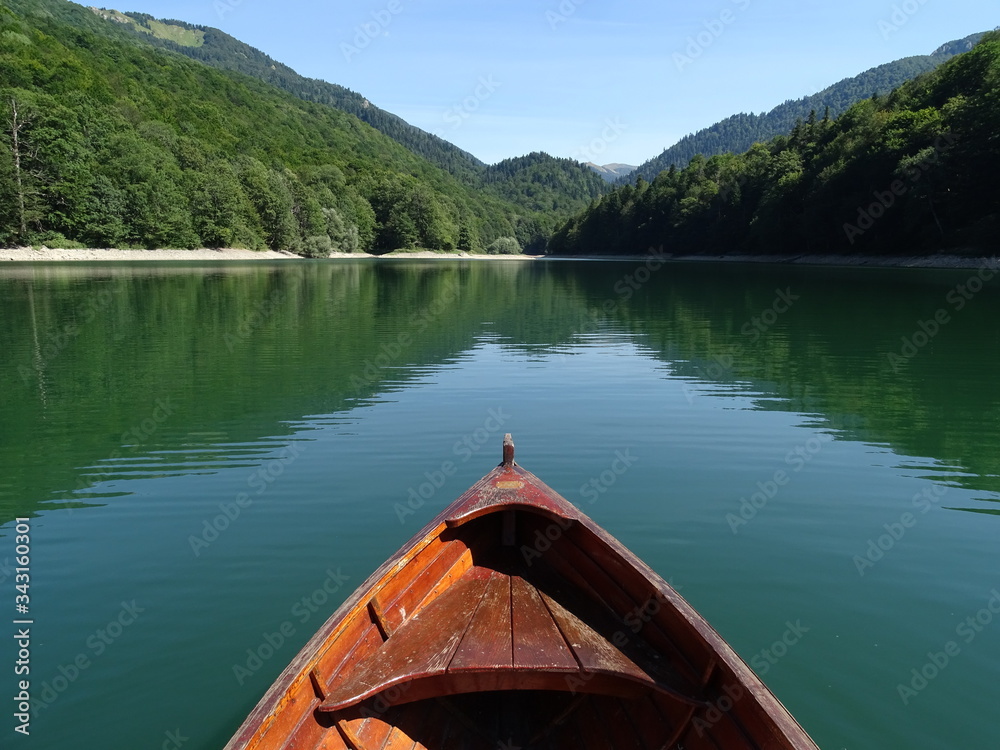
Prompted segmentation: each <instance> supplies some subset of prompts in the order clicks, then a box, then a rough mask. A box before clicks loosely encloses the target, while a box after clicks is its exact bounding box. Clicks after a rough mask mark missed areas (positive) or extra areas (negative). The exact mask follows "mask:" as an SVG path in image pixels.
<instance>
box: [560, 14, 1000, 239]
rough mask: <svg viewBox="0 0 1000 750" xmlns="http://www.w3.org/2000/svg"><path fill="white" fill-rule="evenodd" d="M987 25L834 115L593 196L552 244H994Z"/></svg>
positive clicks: (998, 37)
mask: <svg viewBox="0 0 1000 750" xmlns="http://www.w3.org/2000/svg"><path fill="white" fill-rule="evenodd" d="M998 123H1000V32H990V33H988V34H986V35H985V36H984V37H983V39H982V41H980V42H979V44H978V45H976V46H975V47H974V48H973V49H972V50H971V51H969V52H966V53H964V54H962V55H958V56H957V57H953V58H952V59H950V60H949V61H948V62H946V63H944V64H943V65H941V66H940V67H938V68H936V69H935V70H934V71H932V72H930V73H925V74H924V75H922V76H919V77H918V78H916V79H914V80H913V81H910V82H908V83H906V84H904V85H903V86H901V87H900V88H898V89H897V90H896V91H894V92H893V93H892V94H890V95H889V96H886V97H872V98H869V99H865V100H863V101H860V102H858V103H856V104H854V105H852V106H851V107H850V108H848V110H847V111H846V112H845V113H844V114H843V115H841V116H840V117H839V118H838V119H836V120H833V119H831V118H828V117H824V118H822V119H820V118H817V117H815V116H813V117H810V118H809V119H808V120H807V121H806V122H804V123H801V124H798V125H796V126H795V127H794V128H792V130H791V133H790V134H789V135H782V136H778V137H776V138H773V139H772V140H771V141H770V142H768V143H757V144H755V145H754V146H752V147H751V148H750V150H748V151H746V152H745V153H743V154H741V155H734V154H723V155H716V156H712V157H711V158H708V159H706V158H705V157H704V156H701V155H696V156H695V157H694V158H693V159H692V160H691V162H690V163H689V164H688V166H687V167H685V168H684V169H676V168H671V169H669V170H667V171H665V172H661V173H660V174H659V175H658V176H657V177H656V178H655V179H654V180H653V181H652V183H648V182H646V181H645V180H643V179H641V178H640V179H639V180H638V181H637V184H636V185H635V186H632V185H625V186H623V187H621V188H619V189H617V190H615V191H614V192H613V193H611V194H609V195H606V196H604V197H602V198H600V199H597V200H595V201H594V202H593V203H592V204H591V206H590V207H589V208H588V209H587V210H586V211H585V212H583V213H582V214H581V215H580V216H578V217H576V218H575V219H573V220H571V221H570V222H568V223H567V224H566V225H564V226H563V227H562V228H561V229H560V230H559V231H558V232H557V233H556V234H555V235H554V237H553V238H552V240H551V241H550V243H549V251H550V252H552V253H559V254H568V255H582V254H608V253H612V254H613V253H639V252H643V251H645V250H646V249H647V248H650V247H662V248H663V250H664V252H667V253H677V254H710V253H729V254H732V253H749V254H773V253H797V254H803V255H809V254H817V253H870V254H877V253H882V254H890V253H898V252H906V253H911V254H916V253H920V252H933V251H935V250H941V249H951V250H953V251H955V252H974V253H978V254H981V252H982V250H984V249H988V250H989V251H990V252H996V251H997V249H998V240H997V237H998V236H1000V194H998V189H997V181H996V175H997V174H1000V128H998Z"/></svg>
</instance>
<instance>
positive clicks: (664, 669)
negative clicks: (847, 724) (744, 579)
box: [226, 435, 816, 750]
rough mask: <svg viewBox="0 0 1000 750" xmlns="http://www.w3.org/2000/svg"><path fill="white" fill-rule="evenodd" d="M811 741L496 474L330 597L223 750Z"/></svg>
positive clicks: (657, 587)
mask: <svg viewBox="0 0 1000 750" xmlns="http://www.w3.org/2000/svg"><path fill="white" fill-rule="evenodd" d="M264 748H266V749H268V750H276V749H277V748H300V749H302V750H306V749H307V748H308V749H309V750H313V749H314V748H316V749H318V748H324V749H326V750H404V749H405V750H425V749H426V750H441V749H442V748H447V749H448V750H460V749H464V748H470V749H474V750H505V749H506V750H514V749H515V748H523V749H525V750H527V749H528V748H545V749H547V750H557V749H561V748H567V749H572V750H578V749H582V750H598V749H601V750H604V749H606V748H630V749H638V748H643V749H645V748H655V749H656V750H661V749H663V750H669V749H670V748H678V749H680V748H683V749H684V750H700V749H702V748H712V749H713V750H717V749H718V748H724V749H725V750H736V749H742V748H766V749H772V748H811V749H813V750H815V748H816V745H815V744H814V743H813V742H812V740H810V738H809V736H808V735H807V734H806V733H805V731H804V730H803V729H802V728H801V727H800V726H799V725H798V723H796V721H795V719H793V718H792V716H791V715H790V714H789V713H788V711H786V710H785V708H784V706H782V705H781V703H779V702H778V700H777V699H776V698H775V697H774V696H773V695H772V694H771V692H770V691H769V690H768V689H767V688H766V687H765V686H764V684H763V683H762V682H761V681H760V680H759V679H758V678H757V676H756V675H755V674H754V673H753V672H752V671H751V670H750V668H749V667H748V666H747V665H746V664H745V663H744V662H743V660H742V659H740V657H739V656H737V655H736V653H735V652H734V651H733V650H732V649H731V648H730V647H729V646H728V645H727V644H726V643H725V641H723V640H722V638H721V637H720V636H719V634H718V633H716V632H715V630H714V629H713V628H712V627H711V626H710V625H709V624H708V623H707V622H706V621H705V620H704V619H703V618H702V617H701V616H700V615H699V614H698V613H697V612H695V610H694V609H692V608H691V606H690V605H689V604H688V603H687V602H686V601H684V599H682V598H681V597H680V596H679V595H678V594H677V592H676V591H674V589H673V588H672V587H671V586H670V585H669V584H667V582H666V581H664V580H663V579H662V578H660V577H659V576H658V575H657V574H656V573H654V572H653V571H652V570H651V569H650V568H649V567H648V566H646V565H645V564H644V563H643V562H642V561H640V560H639V559H638V558H637V557H635V555H633V554H632V553H631V552H629V551H628V550H627V549H626V548H625V547H623V546H622V545H621V543H619V542H618V541H617V540H615V539H614V538H613V537H611V535H609V534H608V533H607V532H605V531H604V530H603V529H601V528H600V527H599V526H598V525H597V524H595V523H594V522H593V521H591V520H590V519H589V518H588V517H587V516H585V515H584V514H583V513H581V512H580V511H579V510H577V509H576V508H575V507H574V506H573V505H571V504H570V503H569V502H568V501H567V500H565V499H564V498H562V497H560V496H559V495H558V494H557V493H556V492H555V491H554V490H552V489H551V488H549V487H547V486H546V485H545V484H543V483H542V482H541V481H540V480H539V479H538V478H537V477H535V476H534V475H533V474H531V473H529V472H527V471H525V470H524V469H522V468H521V467H520V466H518V465H517V464H516V463H514V445H513V442H512V440H511V438H510V435H507V436H506V437H505V439H504V448H503V463H501V464H500V465H499V466H498V467H497V468H495V469H494V470H493V471H491V472H490V473H489V474H487V475H486V476H485V477H483V479H481V480H480V481H479V482H477V483H476V484H474V485H473V486H472V487H471V488H470V489H469V490H468V491H466V492H465V493H464V494H463V495H462V496H461V497H459V498H458V499H457V500H456V501H455V502H454V503H452V504H451V505H450V506H448V507H447V508H446V509H445V510H444V511H442V512H441V513H440V514H439V515H438V516H437V517H436V518H434V519H433V520H432V521H431V522H430V523H429V524H428V525H427V526H426V527H425V528H424V529H422V530H421V531H420V532H419V533H418V534H417V535H416V536H415V537H414V538H413V539H411V540H410V541H409V542H408V543H407V544H406V545H405V546H404V547H403V548H402V549H401V550H400V551H399V552H397V553H396V554H395V555H394V556H393V557H392V558H390V559H389V560H388V561H386V562H385V564H383V565H382V566H381V567H380V568H379V569H378V570H376V571H375V573H373V574H372V576H371V577H370V578H369V579H368V580H367V581H365V583H364V584H362V585H361V587H360V588H359V589H358V590H357V591H356V592H354V594H352V595H351V597H350V598H349V599H348V600H347V601H346V602H344V604H343V606H341V607H340V608H339V609H338V610H337V611H336V612H335V613H334V614H333V616H332V617H330V619H329V620H328V621H327V622H326V623H325V624H324V625H323V626H322V627H321V628H320V630H319V632H317V633H316V634H315V635H314V636H313V638H312V639H311V640H310V641H309V643H307V644H306V646H305V647H304V648H303V649H302V651H301V652H300V653H299V654H298V655H297V656H296V657H295V659H294V660H293V661H292V663H291V664H290V665H289V666H288V667H287V668H286V669H285V670H284V672H282V674H281V675H280V676H279V677H278V679H277V681H276V682H275V683H274V685H273V686H272V687H271V688H270V690H268V692H267V694H266V695H265V696H264V697H263V699H262V700H261V701H260V703H259V704H258V705H257V707H256V708H255V709H254V710H253V712H252V713H251V714H250V716H249V717H248V718H247V720H246V721H245V722H244V723H243V725H242V726H241V727H240V729H239V730H238V731H237V733H236V735H235V736H234V737H233V739H232V740H231V741H230V742H229V744H228V745H227V746H226V750H262V749H264Z"/></svg>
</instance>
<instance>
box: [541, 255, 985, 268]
mask: <svg viewBox="0 0 1000 750" xmlns="http://www.w3.org/2000/svg"><path fill="white" fill-rule="evenodd" d="M545 257H548V258H552V259H554V260H624V261H645V260H648V259H650V258H657V259H660V260H662V261H664V262H668V263H694V262H701V263H769V264H773V265H798V266H851V267H863V266H867V267H871V268H1000V256H996V255H978V256H976V255H951V254H947V253H938V254H935V255H672V254H670V253H663V254H646V255H587V256H559V255H552V256H545Z"/></svg>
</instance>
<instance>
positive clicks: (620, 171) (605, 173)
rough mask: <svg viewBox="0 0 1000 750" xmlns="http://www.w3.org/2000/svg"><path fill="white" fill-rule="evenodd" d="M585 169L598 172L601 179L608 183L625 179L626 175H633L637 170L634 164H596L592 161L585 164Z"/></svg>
mask: <svg viewBox="0 0 1000 750" xmlns="http://www.w3.org/2000/svg"><path fill="white" fill-rule="evenodd" d="M584 166H585V167H590V168H591V169H592V170H594V171H595V172H597V174H599V175H600V176H601V177H603V178H604V179H605V180H607V181H608V182H614V181H615V180H617V179H618V178H619V177H624V176H625V175H629V174H632V172H634V171H635V170H636V167H635V166H633V165H632V164H618V163H615V164H603V165H601V164H594V162H592V161H588V162H586V163H585V164H584Z"/></svg>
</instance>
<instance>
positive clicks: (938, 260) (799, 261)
mask: <svg viewBox="0 0 1000 750" xmlns="http://www.w3.org/2000/svg"><path fill="white" fill-rule="evenodd" d="M330 258H333V259H348V260H381V259H385V260H401V259H402V260H408V259H413V260H428V259H434V260H503V261H528V260H555V261H565V260H580V261H608V260H614V261H629V262H643V261H647V260H649V259H650V258H657V259H661V260H663V261H666V262H683V263H688V262H701V263H770V264H780V265H821V266H855V267H857V266H868V267H874V268H1000V257H998V256H996V255H991V256H987V255H972V254H971V253H970V254H969V255H950V254H946V253H940V254H937V255H925V256H917V255H913V256H905V255H898V256H896V255H892V256H886V255H879V256H870V255H671V254H670V253H664V254H662V255H659V254H657V255H589V256H583V257H568V256H545V255H471V254H468V253H435V252H432V251H429V250H427V251H420V252H401V253H389V254H387V255H369V254H367V253H332V254H331V255H330ZM230 260H237V261H248V260H265V261H274V260H302V258H301V256H298V255H295V254H294V253H289V252H274V251H271V250H266V251H254V250H240V249H236V248H225V249H220V250H214V249H207V248H202V249H198V250H120V249H107V250H105V249H82V250H65V249H58V248H47V247H42V248H38V249H35V248H30V247H21V248H8V249H0V262H3V261H14V262H22V263H24V262H30V263H34V262H52V261H55V262H65V261H89V262H94V261H102V262H103V261H112V262H113V261H125V262H128V261H230Z"/></svg>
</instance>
